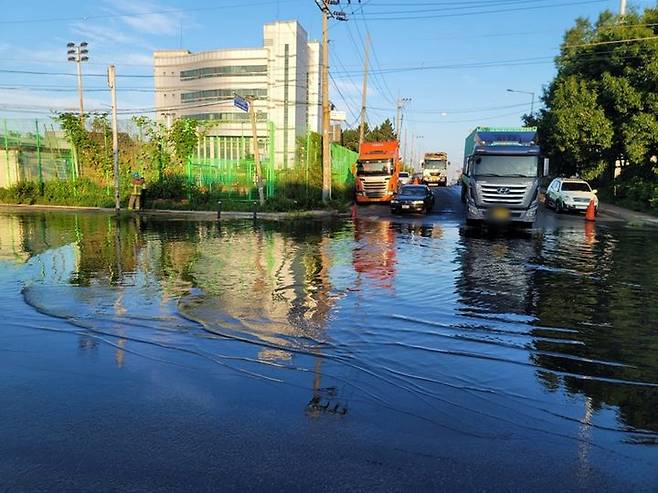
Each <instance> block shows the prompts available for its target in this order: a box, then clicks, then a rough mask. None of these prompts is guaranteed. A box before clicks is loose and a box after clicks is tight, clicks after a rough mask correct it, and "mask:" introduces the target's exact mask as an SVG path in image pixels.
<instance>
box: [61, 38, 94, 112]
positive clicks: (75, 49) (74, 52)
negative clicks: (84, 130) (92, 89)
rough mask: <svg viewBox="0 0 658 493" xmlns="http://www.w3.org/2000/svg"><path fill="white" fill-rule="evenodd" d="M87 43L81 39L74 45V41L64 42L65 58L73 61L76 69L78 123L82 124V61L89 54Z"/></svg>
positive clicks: (85, 60)
mask: <svg viewBox="0 0 658 493" xmlns="http://www.w3.org/2000/svg"><path fill="white" fill-rule="evenodd" d="M87 46H89V45H88V43H87V42H86V41H83V42H82V43H80V44H79V45H76V44H75V43H67V44H66V48H67V51H66V54H67V60H68V61H69V62H75V65H76V69H77V75H78V97H79V98H80V124H81V125H84V114H85V111H84V104H83V97H82V93H83V90H82V65H81V63H82V62H87V61H89V57H88V56H87V55H88V54H89V50H88V49H87Z"/></svg>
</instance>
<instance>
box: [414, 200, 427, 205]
mask: <svg viewBox="0 0 658 493" xmlns="http://www.w3.org/2000/svg"><path fill="white" fill-rule="evenodd" d="M424 203H425V202H423V201H422V200H414V201H413V202H412V204H413V205H423V204H424Z"/></svg>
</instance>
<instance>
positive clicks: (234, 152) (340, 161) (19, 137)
mask: <svg viewBox="0 0 658 493" xmlns="http://www.w3.org/2000/svg"><path fill="white" fill-rule="evenodd" d="M120 131H121V133H122V134H123V135H125V136H126V137H125V138H126V139H127V140H128V141H130V142H133V144H135V145H139V144H140V143H143V142H145V138H146V137H145V136H144V135H141V134H140V130H139V128H137V127H136V126H135V124H134V122H132V121H123V122H120ZM240 133H242V132H240ZM276 133H277V130H276V129H275V127H274V125H273V124H272V123H268V125H267V130H266V135H261V136H259V139H258V147H259V155H260V156H261V167H262V174H263V179H264V182H265V193H266V196H267V197H269V198H271V197H275V196H286V195H295V196H296V197H299V196H300V194H301V195H302V196H303V195H306V196H307V197H311V196H315V195H317V193H318V191H319V190H321V187H322V139H321V136H320V135H318V134H317V133H313V132H309V133H308V134H306V135H305V136H300V137H297V140H296V146H295V147H294V148H292V146H291V149H293V150H291V151H290V153H289V155H286V156H285V157H282V156H283V154H282V153H281V149H279V150H278V151H279V154H277V149H276V147H275V143H276V142H277V134H276ZM247 134H248V132H247ZM247 134H245V133H242V134H241V135H229V136H225V135H206V134H204V135H202V136H201V137H200V138H199V142H198V145H197V148H196V150H195V152H193V153H192V155H191V156H190V157H189V159H188V160H187V163H186V170H185V173H186V175H187V176H186V177H187V181H188V183H189V184H193V185H196V186H197V187H199V188H200V189H203V190H207V191H212V192H216V193H218V194H220V195H223V196H227V197H228V198H234V199H238V200H239V199H249V200H251V199H254V198H255V197H256V195H257V190H256V170H255V164H254V156H253V141H252V137H251V136H250V135H247ZM293 154H294V155H293ZM331 157H332V182H333V188H334V190H336V192H337V193H342V192H344V191H345V190H348V189H350V188H351V187H352V186H353V184H354V179H353V174H352V173H353V166H354V163H355V162H356V158H357V153H355V152H353V151H351V150H349V149H346V148H344V147H342V146H340V145H338V144H336V143H334V144H332V145H331ZM75 158H76V156H75V150H74V149H72V147H71V144H70V143H69V142H68V140H67V139H66V136H65V134H64V132H63V130H62V129H61V128H60V126H59V125H58V123H57V122H56V121H54V120H27V119H13V120H0V188H7V187H9V186H11V185H14V184H16V183H18V182H25V181H30V182H38V183H44V182H46V181H49V180H76V179H77V178H78V177H79V176H80V171H79V168H78V165H77V163H76V159H75ZM284 163H287V166H286V165H284ZM141 164H142V165H141V166H139V169H142V170H145V171H148V169H149V168H150V167H153V166H155V164H154V163H150V162H144V163H141ZM83 175H84V173H83ZM153 175H154V176H155V175H156V173H153ZM106 178H107V180H105V179H104V178H102V177H100V178H99V179H100V180H101V181H107V183H105V182H104V183H99V185H102V186H108V185H109V184H110V178H111V177H106Z"/></svg>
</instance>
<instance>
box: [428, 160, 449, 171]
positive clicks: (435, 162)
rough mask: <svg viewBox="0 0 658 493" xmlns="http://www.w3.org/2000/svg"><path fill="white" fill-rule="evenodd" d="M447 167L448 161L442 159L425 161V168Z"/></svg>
mask: <svg viewBox="0 0 658 493" xmlns="http://www.w3.org/2000/svg"><path fill="white" fill-rule="evenodd" d="M447 167H448V161H445V160H443V159H441V160H436V159H428V160H426V161H425V166H424V168H425V169H446V168H447Z"/></svg>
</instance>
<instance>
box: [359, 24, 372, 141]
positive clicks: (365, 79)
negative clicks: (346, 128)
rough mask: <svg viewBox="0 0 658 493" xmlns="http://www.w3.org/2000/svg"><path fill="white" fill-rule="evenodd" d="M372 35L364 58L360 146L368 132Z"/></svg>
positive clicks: (367, 40) (367, 41) (368, 40)
mask: <svg viewBox="0 0 658 493" xmlns="http://www.w3.org/2000/svg"><path fill="white" fill-rule="evenodd" d="M369 45H370V34H368V37H367V38H366V46H365V56H364V58H363V87H362V88H361V124H360V125H359V146H360V145H361V144H362V143H363V139H364V138H365V130H366V93H367V92H368V46H369Z"/></svg>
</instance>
